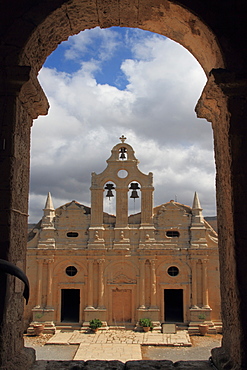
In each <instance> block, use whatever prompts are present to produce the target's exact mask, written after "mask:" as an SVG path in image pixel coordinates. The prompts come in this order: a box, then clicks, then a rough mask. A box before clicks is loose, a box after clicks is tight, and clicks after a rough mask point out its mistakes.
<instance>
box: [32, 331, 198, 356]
mask: <svg viewBox="0 0 247 370" xmlns="http://www.w3.org/2000/svg"><path fill="white" fill-rule="evenodd" d="M26 345H30V343H26ZM68 345H70V347H71V349H72V347H73V348H75V350H74V351H70V353H71V356H72V358H71V359H73V360H84V361H87V360H108V361H109V360H116V359H117V360H119V361H122V362H126V361H129V360H141V359H142V349H141V347H142V346H147V347H148V346H167V347H177V348H178V347H190V346H191V341H190V337H189V335H188V333H187V331H184V330H183V331H178V332H177V333H176V334H162V333H157V332H148V333H143V332H135V331H132V330H104V331H103V330H102V331H101V330H100V331H98V332H97V333H96V334H94V333H91V332H82V331H78V330H74V331H65V330H57V332H56V334H55V335H53V336H52V337H51V338H50V339H49V340H48V341H47V342H46V345H45V347H43V348H42V354H41V357H42V359H43V358H44V359H45V358H46V353H47V356H49V357H48V358H49V359H51V358H50V354H49V353H51V352H52V351H53V348H54V347H56V348H58V346H59V347H60V348H61V350H62V351H65V348H66V346H68ZM35 349H36V350H37V348H35ZM54 350H55V348H54ZM57 350H59V348H58V349H57ZM37 355H39V350H37ZM37 357H38V358H39V356H37Z"/></svg>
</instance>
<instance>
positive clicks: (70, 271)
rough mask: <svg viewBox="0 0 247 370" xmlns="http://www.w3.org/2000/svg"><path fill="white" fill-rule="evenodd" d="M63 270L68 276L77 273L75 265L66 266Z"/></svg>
mask: <svg viewBox="0 0 247 370" xmlns="http://www.w3.org/2000/svg"><path fill="white" fill-rule="evenodd" d="M65 271H66V274H67V275H68V276H75V275H76V274H77V268H76V267H75V266H68V267H67V268H66V270H65Z"/></svg>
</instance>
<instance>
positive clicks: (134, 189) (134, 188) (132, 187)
mask: <svg viewBox="0 0 247 370" xmlns="http://www.w3.org/2000/svg"><path fill="white" fill-rule="evenodd" d="M129 189H130V190H132V192H131V195H130V198H133V199H136V198H139V195H138V193H137V189H140V187H139V185H138V183H137V182H132V183H131V184H130V188H129Z"/></svg>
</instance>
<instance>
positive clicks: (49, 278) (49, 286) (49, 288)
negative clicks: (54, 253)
mask: <svg viewBox="0 0 247 370" xmlns="http://www.w3.org/2000/svg"><path fill="white" fill-rule="evenodd" d="M53 262H54V259H49V260H47V263H48V274H47V302H46V306H47V307H52V272H53V271H52V268H53Z"/></svg>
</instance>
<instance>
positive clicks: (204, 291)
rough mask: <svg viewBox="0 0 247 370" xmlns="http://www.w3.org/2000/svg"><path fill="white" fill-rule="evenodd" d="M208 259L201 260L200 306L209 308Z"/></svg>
mask: <svg viewBox="0 0 247 370" xmlns="http://www.w3.org/2000/svg"><path fill="white" fill-rule="evenodd" d="M207 263H208V260H206V259H204V260H202V308H210V307H209V305H208V271H207Z"/></svg>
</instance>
